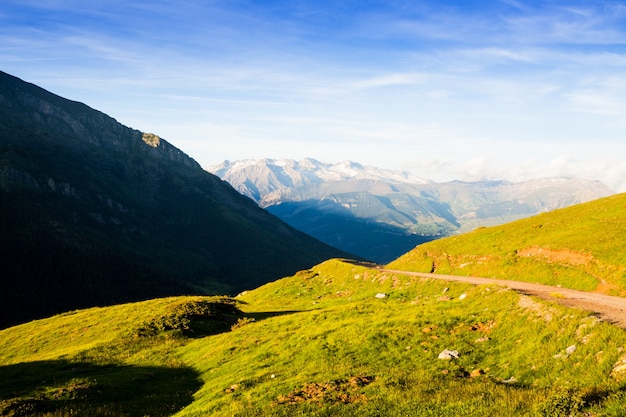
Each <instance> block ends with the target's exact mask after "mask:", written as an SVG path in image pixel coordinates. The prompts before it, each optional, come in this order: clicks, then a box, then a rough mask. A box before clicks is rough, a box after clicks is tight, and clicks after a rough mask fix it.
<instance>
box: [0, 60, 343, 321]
mask: <svg viewBox="0 0 626 417" xmlns="http://www.w3.org/2000/svg"><path fill="white" fill-rule="evenodd" d="M0 216H1V217H0V219H1V220H0V280H1V283H2V291H0V306H1V307H0V326H2V327H4V326H7V325H9V324H15V323H18V322H23V321H26V320H30V319H33V318H38V317H43V316H46V315H49V314H53V313H58V312H62V311H67V310H70V309H75V308H82V307H88V306H93V305H107V304H114V303H119V302H126V301H133V300H142V299H147V298H152V297H156V296H165V295H175V294H186V293H213V294H215V293H220V294H224V293H231V294H232V293H236V292H239V291H241V290H243V289H248V288H253V287H256V286H258V285H260V284H263V283H265V282H267V281H270V280H274V279H277V278H280V277H282V276H286V275H289V274H293V273H294V272H295V271H297V270H300V269H303V268H307V267H310V266H312V265H314V264H316V263H319V262H320V261H323V260H325V259H328V258H330V257H336V256H344V255H345V254H344V253H342V252H341V251H339V250H336V249H334V248H331V247H329V246H327V245H324V244H322V243H320V242H318V241H316V240H314V239H313V238H310V237H309V236H307V235H304V234H303V233H300V232H298V231H296V230H295V229H293V228H291V227H289V226H287V225H286V224H285V223H282V222H281V221H279V220H278V219H277V218H276V217H274V216H272V215H271V214H269V213H267V212H265V211H264V210H262V209H260V208H258V207H257V205H256V204H255V203H254V202H252V201H251V200H249V199H248V198H245V197H242V196H241V195H240V194H239V193H238V192H236V191H235V190H234V189H233V188H232V187H231V186H230V185H228V184H227V183H225V182H224V181H222V180H220V179H219V178H217V177H215V176H213V175H212V174H209V173H207V172H206V171H204V170H203V169H202V168H201V167H200V166H199V165H198V164H197V163H196V162H195V161H194V160H193V159H191V158H189V157H188V156H187V155H185V154H184V153H183V152H181V151H180V150H178V149H177V148H175V147H174V146H172V145H170V144H169V143H168V142H166V141H165V140H162V139H160V138H159V137H158V136H156V135H151V134H145V133H142V132H140V131H138V130H134V129H131V128H128V127H126V126H123V125H121V124H119V123H118V122H116V121H115V120H114V119H112V118H111V117H109V116H107V115H105V114H103V113H101V112H98V111H96V110H93V109H91V108H89V107H88V106H86V105H84V104H81V103H77V102H73V101H69V100H66V99H64V98H61V97H59V96H56V95H54V94H51V93H49V92H47V91H45V90H43V89H41V88H39V87H37V86H35V85H33V84H29V83H25V82H23V81H21V80H19V79H18V78H15V77H12V76H10V75H8V74H5V73H1V72H0Z"/></svg>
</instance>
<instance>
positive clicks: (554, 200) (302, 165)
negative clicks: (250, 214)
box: [208, 159, 613, 262]
mask: <svg viewBox="0 0 626 417" xmlns="http://www.w3.org/2000/svg"><path fill="white" fill-rule="evenodd" d="M208 170H209V171H210V172H212V173H214V174H216V175H217V176H219V177H221V178H222V179H224V180H226V181H228V182H229V183H230V184H231V185H232V186H233V187H234V188H235V189H237V190H238V191H239V192H241V193H242V194H244V195H247V196H248V197H250V198H252V199H253V200H255V201H256V202H257V203H258V204H259V205H260V206H261V207H264V208H265V209H266V210H268V211H270V212H271V213H273V214H275V215H276V216H278V217H279V218H281V219H282V220H284V221H286V222H287V223H289V224H291V225H292V226H293V227H295V228H297V229H299V230H301V231H304V232H306V233H308V234H310V235H312V236H315V237H316V238H318V239H320V240H322V241H323V242H326V243H329V244H331V245H334V246H336V247H338V248H341V249H344V250H346V251H348V252H351V253H355V254H357V255H361V256H364V257H366V258H369V259H372V260H375V261H378V262H385V261H389V260H392V259H394V258H395V257H397V256H400V255H402V254H403V253H404V252H406V251H408V250H410V249H412V248H413V247H414V246H415V245H417V244H419V243H423V242H424V241H426V240H432V239H435V238H439V237H442V236H447V235H450V234H454V233H459V232H463V231H468V230H471V229H473V228H476V227H479V226H492V225H495V224H501V223H505V222H509V221H513V220H516V219H519V218H522V217H528V216H532V215H534V214H537V213H540V212H544V211H550V210H554V209H557V208H562V207H566V206H570V205H573V204H578V203H582V202H586V201H590V200H594V199H597V198H601V197H605V196H608V195H610V194H612V193H613V192H612V190H610V189H609V188H608V187H607V186H605V185H604V184H602V183H600V182H598V181H589V180H582V179H575V178H549V179H537V180H531V181H525V182H519V183H514V182H508V181H478V182H463V181H451V182H442V183H437V182H434V181H431V180H427V179H423V178H419V177H416V176H414V175H412V174H410V173H406V172H398V171H392V170H385V169H379V168H375V167H368V166H363V165H361V164H358V163H355V162H351V161H344V162H341V163H338V164H328V163H323V162H319V161H316V160H314V159H304V160H302V161H294V160H289V159H262V160H245V161H236V162H229V161H226V162H224V163H222V164H220V165H216V166H213V167H210V168H209V169H208Z"/></svg>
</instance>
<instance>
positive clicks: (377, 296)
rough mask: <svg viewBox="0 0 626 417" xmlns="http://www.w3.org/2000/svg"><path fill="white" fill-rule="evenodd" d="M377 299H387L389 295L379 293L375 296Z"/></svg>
mask: <svg viewBox="0 0 626 417" xmlns="http://www.w3.org/2000/svg"><path fill="white" fill-rule="evenodd" d="M375 297H376V298H385V297H387V294H385V293H384V292H379V293H378V294H376V295H375Z"/></svg>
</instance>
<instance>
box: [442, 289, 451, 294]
mask: <svg viewBox="0 0 626 417" xmlns="http://www.w3.org/2000/svg"><path fill="white" fill-rule="evenodd" d="M449 289H450V288H448V287H446V288H444V289H443V291H442V292H443V293H444V294H445V293H447V292H448V290H449Z"/></svg>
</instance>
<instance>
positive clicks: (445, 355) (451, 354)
mask: <svg viewBox="0 0 626 417" xmlns="http://www.w3.org/2000/svg"><path fill="white" fill-rule="evenodd" d="M437 358H438V359H442V360H448V361H449V360H452V359H458V358H459V351H458V350H448V349H444V350H443V351H442V352H441V353H440V354H439V356H437Z"/></svg>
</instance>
